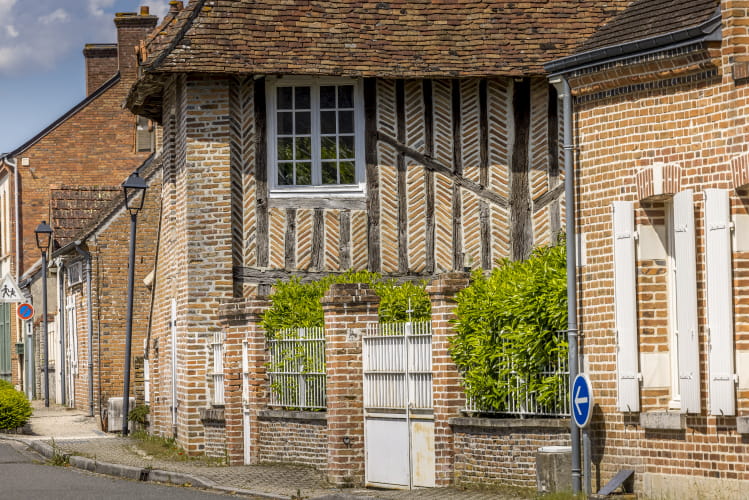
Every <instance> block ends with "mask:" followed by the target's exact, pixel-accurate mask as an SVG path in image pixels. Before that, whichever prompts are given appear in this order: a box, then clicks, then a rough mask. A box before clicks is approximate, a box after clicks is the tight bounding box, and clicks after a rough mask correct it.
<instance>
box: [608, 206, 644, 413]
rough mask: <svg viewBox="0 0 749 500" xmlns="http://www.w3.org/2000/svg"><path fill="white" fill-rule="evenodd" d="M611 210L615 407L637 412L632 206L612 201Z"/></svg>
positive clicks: (637, 372)
mask: <svg viewBox="0 0 749 500" xmlns="http://www.w3.org/2000/svg"><path fill="white" fill-rule="evenodd" d="M613 208H614V242H613V243H614V308H615V310H616V311H615V312H616V343H617V353H616V368H617V382H618V391H617V394H618V399H617V404H618V407H619V410H620V411H627V412H635V411H640V376H639V369H638V368H639V363H638V349H637V290H636V278H635V276H636V269H635V266H636V262H635V220H634V207H633V205H632V202H630V201H615V202H614V207H613Z"/></svg>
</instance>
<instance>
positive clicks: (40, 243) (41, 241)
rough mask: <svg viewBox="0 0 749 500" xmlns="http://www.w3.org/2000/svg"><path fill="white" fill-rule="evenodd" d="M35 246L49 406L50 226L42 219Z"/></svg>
mask: <svg viewBox="0 0 749 500" xmlns="http://www.w3.org/2000/svg"><path fill="white" fill-rule="evenodd" d="M34 235H35V236H36V246H37V248H38V249H39V250H40V251H41V252H42V328H43V332H44V406H45V407H47V408H48V407H49V329H48V327H47V251H48V250H49V247H50V244H51V243H52V228H51V227H50V226H49V224H47V221H42V223H41V224H39V225H38V226H37V227H36V229H35V230H34Z"/></svg>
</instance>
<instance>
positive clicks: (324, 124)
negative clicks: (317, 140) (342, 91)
mask: <svg viewBox="0 0 749 500" xmlns="http://www.w3.org/2000/svg"><path fill="white" fill-rule="evenodd" d="M320 133H322V134H335V111H322V112H320Z"/></svg>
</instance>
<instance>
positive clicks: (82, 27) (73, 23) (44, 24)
mask: <svg viewBox="0 0 749 500" xmlns="http://www.w3.org/2000/svg"><path fill="white" fill-rule="evenodd" d="M141 5H148V6H150V9H151V14H153V15H157V16H159V18H163V16H164V15H165V14H166V13H167V11H168V10H169V2H168V0H34V1H33V2H27V1H24V2H18V0H0V78H2V77H13V76H15V77H18V76H21V75H26V76H30V75H33V74H37V73H40V72H44V71H46V70H48V69H50V68H52V67H54V66H55V65H56V64H58V63H59V62H60V61H62V60H65V59H68V60H69V58H70V56H72V55H74V54H75V53H76V52H77V53H78V54H80V53H81V50H82V49H83V46H84V45H85V44H86V43H111V42H114V41H116V30H115V27H114V22H113V20H114V14H115V13H116V12H138V11H139V9H140V6H141ZM80 57H83V56H82V55H81V56H80Z"/></svg>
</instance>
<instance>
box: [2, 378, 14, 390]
mask: <svg viewBox="0 0 749 500" xmlns="http://www.w3.org/2000/svg"><path fill="white" fill-rule="evenodd" d="M6 389H10V390H11V391H12V390H15V387H13V384H11V383H10V382H8V381H7V380H5V379H2V378H0V391H3V390H6Z"/></svg>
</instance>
